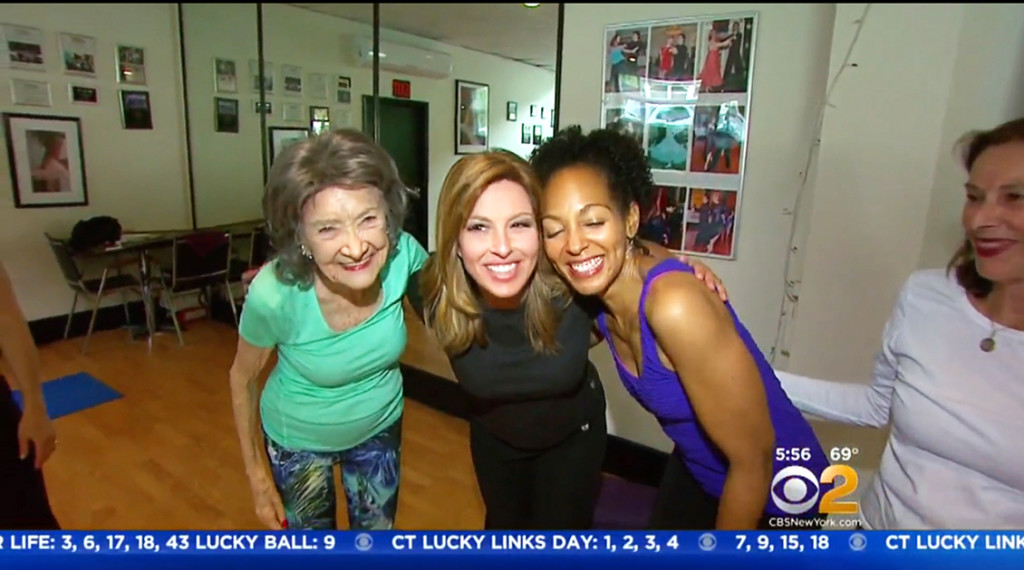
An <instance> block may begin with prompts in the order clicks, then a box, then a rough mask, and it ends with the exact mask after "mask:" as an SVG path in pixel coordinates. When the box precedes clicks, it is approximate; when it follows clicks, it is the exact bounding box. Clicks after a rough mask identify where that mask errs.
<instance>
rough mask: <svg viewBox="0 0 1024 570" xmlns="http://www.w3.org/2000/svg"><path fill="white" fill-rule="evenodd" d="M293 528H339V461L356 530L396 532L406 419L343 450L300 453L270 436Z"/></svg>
mask: <svg viewBox="0 0 1024 570" xmlns="http://www.w3.org/2000/svg"><path fill="white" fill-rule="evenodd" d="M264 439H265V441H266V445H267V457H268V458H269V460H270V470H271V472H272V473H273V476H274V484H275V485H276V486H277V491H278V493H280V494H281V502H283V503H284V509H285V514H286V516H287V518H288V528H289V529H294V530H304V529H306V530H314V529H315V530H336V529H337V520H336V517H335V511H336V508H337V498H336V497H337V496H336V494H335V491H334V469H333V468H334V465H336V464H341V480H342V484H343V485H344V487H345V497H346V499H347V501H348V520H349V529H350V530H391V529H392V528H393V527H394V525H395V511H396V510H397V509H398V481H399V469H400V459H401V445H402V419H401V418H399V419H398V420H397V421H395V423H393V424H391V425H390V426H388V427H387V428H385V429H383V430H382V431H381V432H380V433H378V434H377V435H375V436H373V437H371V438H370V439H368V440H367V441H365V442H363V443H361V444H359V445H357V446H355V447H353V448H351V449H346V450H343V451H329V452H322V451H296V450H291V449H286V448H284V447H281V446H280V445H278V444H277V443H275V442H274V441H272V440H271V439H270V438H266V437H265V438H264Z"/></svg>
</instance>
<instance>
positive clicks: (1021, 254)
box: [962, 142, 1024, 284]
mask: <svg viewBox="0 0 1024 570" xmlns="http://www.w3.org/2000/svg"><path fill="white" fill-rule="evenodd" d="M966 190H967V200H966V202H964V209H963V216H962V222H963V226H964V230H965V231H966V232H967V238H968V239H969V240H970V241H971V245H972V246H973V248H974V252H975V257H976V261H975V266H976V267H977V270H978V273H979V274H981V276H982V277H984V278H986V279H988V280H990V281H992V282H994V283H1003V284H1005V283H1012V282H1024V143H1022V142H1013V143H1007V144H1002V145H998V146H993V147H991V148H989V149H988V150H986V151H984V152H982V153H981V155H980V156H978V158H977V160H976V161H975V162H974V165H973V167H972V168H971V172H970V176H969V178H968V181H967V184H966Z"/></svg>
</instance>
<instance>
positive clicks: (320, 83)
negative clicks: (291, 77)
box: [306, 73, 328, 99]
mask: <svg viewBox="0 0 1024 570" xmlns="http://www.w3.org/2000/svg"><path fill="white" fill-rule="evenodd" d="M306 87H307V89H306V91H307V92H308V94H309V98H310V99H327V98H328V91H327V75H325V74H323V73H310V74H309V78H308V79H307V85H306Z"/></svg>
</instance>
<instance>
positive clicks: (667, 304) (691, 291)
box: [644, 271, 729, 330]
mask: <svg viewBox="0 0 1024 570" xmlns="http://www.w3.org/2000/svg"><path fill="white" fill-rule="evenodd" d="M644 313H645V315H646V316H647V319H648V321H649V322H650V323H651V325H652V326H654V327H655V328H661V327H670V328H671V329H673V330H675V329H677V328H679V327H680V325H684V324H685V325H688V326H689V325H706V324H712V323H715V322H720V321H724V320H725V319H728V318H729V312H728V310H727V309H726V307H725V304H724V303H723V302H722V300H721V299H720V298H719V297H718V296H717V295H716V294H715V293H714V292H713V291H711V290H709V289H708V288H707V287H706V286H705V285H704V283H703V282H702V281H700V280H699V279H697V278H696V277H695V276H694V275H693V274H692V273H688V272H686V271H668V272H666V273H663V274H661V275H659V276H658V277H657V278H656V279H655V280H654V282H653V283H651V286H650V289H649V290H648V293H647V303H646V306H645V307H644Z"/></svg>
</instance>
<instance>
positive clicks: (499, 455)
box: [469, 379, 608, 530]
mask: <svg viewBox="0 0 1024 570" xmlns="http://www.w3.org/2000/svg"><path fill="white" fill-rule="evenodd" d="M588 381H589V382H594V383H595V385H594V386H593V387H591V388H584V389H591V390H593V391H594V395H593V398H592V400H591V409H590V410H589V412H590V413H589V414H588V415H589V418H588V419H587V420H586V421H585V422H584V424H583V425H581V426H580V427H579V429H578V430H577V431H575V432H574V433H573V434H572V435H570V436H569V437H567V438H565V439H564V440H562V441H561V442H560V443H557V444H555V445H554V446H552V447H549V448H547V449H542V450H539V451H527V450H521V449H517V448H514V447H512V446H510V445H508V444H507V443H505V442H504V441H502V440H500V439H498V438H496V437H495V436H493V435H491V433H490V432H488V431H487V430H486V429H485V428H484V427H483V426H481V425H479V424H478V423H476V422H471V423H470V430H469V445H470V452H471V453H472V455H473V466H474V468H475V469H476V478H477V483H478V484H479V486H480V494H481V495H482V496H483V500H484V506H485V507H486V509H487V516H486V520H485V522H484V528H486V529H488V530H584V529H590V528H592V526H593V520H594V510H595V508H596V507H597V498H598V494H599V493H600V490H601V464H602V462H603V461H604V450H605V443H606V442H607V439H608V435H607V425H606V422H605V415H604V412H605V401H604V391H603V389H602V387H601V385H600V380H597V379H593V380H588Z"/></svg>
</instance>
